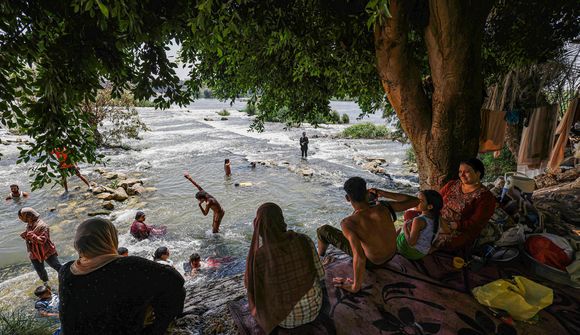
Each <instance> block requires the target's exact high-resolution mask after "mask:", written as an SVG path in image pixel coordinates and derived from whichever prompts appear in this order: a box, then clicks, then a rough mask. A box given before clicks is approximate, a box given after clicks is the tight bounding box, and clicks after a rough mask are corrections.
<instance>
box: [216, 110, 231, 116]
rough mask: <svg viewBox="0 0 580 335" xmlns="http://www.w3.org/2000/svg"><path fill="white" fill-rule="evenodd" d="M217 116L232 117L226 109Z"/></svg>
mask: <svg viewBox="0 0 580 335" xmlns="http://www.w3.org/2000/svg"><path fill="white" fill-rule="evenodd" d="M217 114H218V115H219V116H230V112H228V111H227V110H226V109H222V110H221V111H219V112H217Z"/></svg>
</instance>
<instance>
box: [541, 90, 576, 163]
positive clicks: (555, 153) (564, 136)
mask: <svg viewBox="0 0 580 335" xmlns="http://www.w3.org/2000/svg"><path fill="white" fill-rule="evenodd" d="M578 114H580V99H579V98H576V99H573V100H571V101H570V104H568V110H567V111H566V114H564V117H563V118H562V121H560V124H559V125H558V129H556V136H557V138H558V139H557V140H556V144H555V145H554V148H553V149H552V153H551V154H550V161H549V162H548V169H549V170H550V171H553V172H556V170H558V169H559V168H560V163H562V161H563V160H564V151H565V149H566V144H567V143H568V135H569V134H570V128H572V124H573V121H574V119H575V116H576V115H578Z"/></svg>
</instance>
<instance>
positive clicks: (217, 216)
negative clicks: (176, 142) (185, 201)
mask: <svg viewBox="0 0 580 335" xmlns="http://www.w3.org/2000/svg"><path fill="white" fill-rule="evenodd" d="M183 176H184V177H185V179H187V180H189V181H190V182H191V183H192V184H193V186H195V187H196V188H197V189H198V191H199V192H197V193H196V194H195V198H196V199H197V201H198V206H199V209H200V210H201V213H202V214H203V215H204V216H206V215H207V214H208V213H209V210H210V209H211V210H212V211H213V224H212V232H213V233H214V234H217V233H219V230H220V224H221V223H222V219H223V218H224V215H225V213H226V212H225V211H224V209H223V208H222V206H221V205H220V203H219V202H218V201H217V200H216V198H214V197H212V196H211V195H210V194H209V193H207V192H206V191H204V190H203V188H201V186H199V185H198V184H197V183H196V182H195V180H193V178H191V176H190V175H189V173H188V172H187V171H186V172H185V173H184V174H183ZM204 202H205V203H206V206H205V208H203V206H202V204H203V203H204Z"/></svg>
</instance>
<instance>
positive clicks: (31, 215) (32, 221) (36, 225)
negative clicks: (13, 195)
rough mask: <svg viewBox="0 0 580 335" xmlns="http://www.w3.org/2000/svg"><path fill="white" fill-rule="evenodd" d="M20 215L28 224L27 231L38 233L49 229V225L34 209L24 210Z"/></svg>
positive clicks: (25, 208) (26, 208)
mask: <svg viewBox="0 0 580 335" xmlns="http://www.w3.org/2000/svg"><path fill="white" fill-rule="evenodd" d="M20 215H22V217H23V218H24V221H26V223H27V224H28V225H27V227H26V230H29V231H34V232H35V233H37V232H40V231H42V230H44V229H46V228H48V225H47V224H46V223H45V222H44V221H42V220H41V219H40V214H38V212H37V211H36V210H34V208H32V207H24V208H22V209H21V210H20Z"/></svg>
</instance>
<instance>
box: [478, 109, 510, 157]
mask: <svg viewBox="0 0 580 335" xmlns="http://www.w3.org/2000/svg"><path fill="white" fill-rule="evenodd" d="M505 132H506V122H505V112H504V111H499V112H498V111H492V110H489V109H482V110H481V133H480V136H479V152H480V153H484V152H489V151H498V150H501V148H502V147H503V144H504V142H505Z"/></svg>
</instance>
